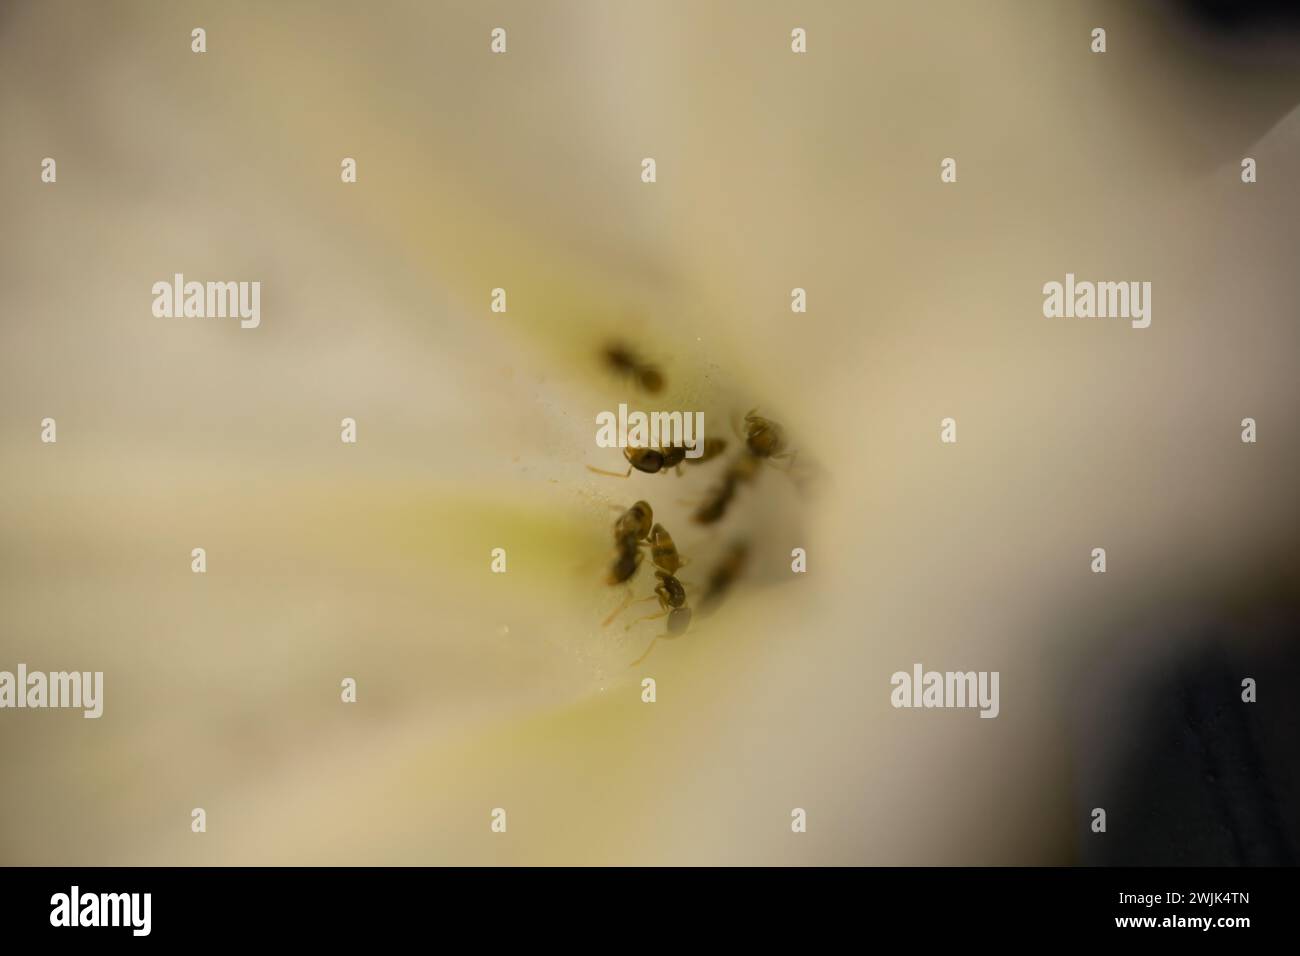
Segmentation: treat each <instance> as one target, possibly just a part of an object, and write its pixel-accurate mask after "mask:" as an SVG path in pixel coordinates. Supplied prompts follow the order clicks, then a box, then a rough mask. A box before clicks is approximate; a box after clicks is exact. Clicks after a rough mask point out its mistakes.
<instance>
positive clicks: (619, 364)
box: [602, 342, 664, 395]
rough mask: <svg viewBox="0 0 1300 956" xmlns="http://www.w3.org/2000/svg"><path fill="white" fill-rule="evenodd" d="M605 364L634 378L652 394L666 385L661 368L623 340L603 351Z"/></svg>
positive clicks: (620, 373)
mask: <svg viewBox="0 0 1300 956" xmlns="http://www.w3.org/2000/svg"><path fill="white" fill-rule="evenodd" d="M602 355H603V357H604V360H605V364H606V365H608V366H609V367H610V368H611V369H613V370H614V371H615V372H617V373H618V374H619V375H622V376H625V377H628V378H631V379H633V380H634V381H635V382H636V383H637V384H638V385H640V386H641V387H642V388H644V389H645V390H646V391H647V392H649V393H650V394H651V395H657V394H658V393H659V392H660V391H662V390H663V387H664V377H663V375H662V374H660V372H659V369H657V368H655V367H654V366H653V365H650V364H648V363H647V362H645V361H643V360H642V359H641V358H640V357H639V356H638V355H637V354H636V352H634V351H632V349H630V348H628V347H627V346H626V345H624V344H622V343H621V342H613V343H611V344H610V345H607V346H606V347H605V350H604V352H603V353H602Z"/></svg>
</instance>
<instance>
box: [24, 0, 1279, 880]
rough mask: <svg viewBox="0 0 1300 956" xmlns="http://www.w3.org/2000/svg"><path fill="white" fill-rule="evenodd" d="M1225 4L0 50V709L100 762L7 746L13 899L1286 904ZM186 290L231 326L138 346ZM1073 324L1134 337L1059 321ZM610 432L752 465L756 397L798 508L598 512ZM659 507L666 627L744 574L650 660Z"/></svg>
mask: <svg viewBox="0 0 1300 956" xmlns="http://www.w3.org/2000/svg"><path fill="white" fill-rule="evenodd" d="M1259 9H1262V11H1263V13H1264V14H1270V16H1264V17H1263V18H1262V19H1261V18H1259V17H1251V16H1249V15H1247V16H1240V15H1238V14H1236V13H1232V12H1229V13H1226V14H1225V13H1224V12H1223V8H1222V7H1221V5H1217V4H1212V3H1198V4H1186V5H1184V4H1176V3H1169V4H1163V5H1161V4H1151V5H1141V6H1139V5H1136V4H1126V3H1119V2H1115V3H1060V4H1031V3H1025V2H981V3H967V2H957V0H953V2H923V3H916V4H906V5H904V4H883V3H882V4H865V3H854V2H847V0H846V2H830V0H828V2H822V3H808V4H793V3H786V2H770V3H763V2H739V0H737V2H716V3H709V4H698V3H687V2H657V3H654V4H633V3H603V2H596V0H585V2H545V3H537V2H527V3H525V2H520V3H507V2H488V3H469V2H465V3H433V2H392V0H386V2H384V3H381V4H352V3H342V2H328V3H305V2H302V3H298V2H283V3H275V4H267V3H252V2H248V3H239V2H223V3H219V4H218V3H187V2H175V3H168V4H165V5H164V4H158V3H150V2H143V0H142V2H131V0H121V2H105V3H90V2H80V3H68V2H40V3H36V2H7V3H3V4H0V117H2V126H3V134H4V135H3V148H2V149H0V208H2V209H3V229H0V323H2V326H0V327H2V329H3V339H2V342H3V348H2V349H0V456H2V458H0V494H2V500H3V506H2V507H0V669H7V670H11V671H12V670H15V669H16V667H17V664H18V663H20V662H21V663H25V664H27V666H28V667H29V669H32V670H38V669H39V670H74V669H75V670H91V671H103V672H104V674H105V678H104V680H105V695H104V716H103V717H102V718H101V719H100V720H97V721H96V720H84V719H82V717H81V716H80V714H78V713H76V712H73V711H31V710H22V711H15V710H9V711H5V712H3V713H0V763H2V765H3V768H4V772H3V777H4V786H3V787H0V862H2V863H6V864H93V865H108V864H130V865H134V864H220V865H225V864H362V863H365V864H372V863H382V864H471V865H480V864H481V865H489V864H672V863H683V864H711V863H721V864H835V865H838V864H1017V863H1019V864H1025V863H1028V864H1059V863H1088V862H1101V863H1106V862H1132V863H1170V862H1222V863H1250V862H1294V853H1295V847H1296V840H1297V821H1296V812H1297V811H1296V808H1297V806H1300V800H1296V799H1294V798H1295V797H1296V785H1297V765H1298V761H1297V759H1296V753H1295V741H1296V739H1298V738H1297V737H1296V736H1295V734H1294V733H1293V732H1292V730H1291V728H1295V727H1296V711H1295V705H1294V704H1293V703H1291V702H1290V701H1291V700H1292V699H1294V697H1295V695H1294V687H1295V680H1294V678H1295V676H1296V666H1295V652H1294V650H1293V647H1294V640H1295V633H1296V630H1295V621H1296V590H1295V579H1296V570H1297V568H1296V545H1297V528H1300V521H1297V517H1298V516H1297V506H1296V495H1295V476H1296V466H1297V447H1298V446H1297V424H1296V418H1295V410H1296V400H1297V397H1298V396H1297V391H1298V390H1300V385H1298V383H1297V376H1296V362H1297V355H1298V354H1300V353H1298V351H1297V346H1298V345H1300V334H1298V333H1297V323H1296V299H1295V293H1294V262H1295V256H1294V252H1295V248H1296V244H1295V240H1296V235H1295V233H1296V231H1297V228H1300V227H1298V226H1297V223H1300V215H1298V213H1300V208H1298V207H1300V194H1297V191H1296V189H1295V186H1294V184H1295V177H1296V175H1297V173H1300V117H1297V116H1296V115H1294V114H1293V113H1292V112H1291V111H1292V109H1293V108H1294V107H1295V105H1296V104H1297V103H1298V102H1300V68H1297V65H1296V58H1295V56H1294V49H1293V46H1292V45H1291V43H1290V42H1289V40H1288V37H1289V36H1290V34H1289V32H1288V23H1289V21H1288V20H1287V19H1286V18H1285V17H1282V18H1281V19H1280V20H1276V19H1274V18H1272V17H1271V13H1272V8H1271V7H1270V6H1269V5H1265V6H1264V7H1263V8H1259ZM498 26H500V27H504V28H506V30H507V31H508V52H507V54H506V55H504V56H494V55H492V54H491V53H490V52H489V42H490V38H489V33H490V31H491V30H492V28H494V27H498ZM1098 26H1100V27H1104V28H1105V29H1106V30H1107V45H1108V49H1107V52H1106V53H1105V54H1104V55H1095V54H1093V53H1091V52H1090V50H1089V45H1090V32H1091V30H1092V29H1093V28H1094V27H1098ZM195 27H203V28H204V29H205V30H206V32H207V52H206V53H204V54H202V55H196V54H194V53H192V52H191V49H190V43H191V39H190V34H191V30H192V29H194V28H195ZM795 27H802V28H804V29H805V30H806V31H807V36H808V53H807V54H806V55H794V54H792V53H791V52H790V31H791V30H792V29H793V28H795ZM1244 156H1252V157H1254V158H1255V159H1256V160H1257V162H1258V167H1259V181H1258V182H1257V183H1255V184H1253V185H1243V184H1242V182H1241V180H1240V167H1239V164H1240V161H1241V158H1242V157H1244ZM44 157H53V158H54V159H56V161H57V164H58V165H57V170H58V180H57V183H56V184H53V185H50V184H45V183H42V182H41V180H40V166H41V161H42V159H43V158H44ZM344 157H354V158H355V159H356V160H357V164H358V182H357V183H356V184H355V185H344V184H343V183H341V182H340V175H339V174H340V162H341V160H342V159H343V158H344ZM644 157H654V158H655V159H656V162H657V173H658V181H657V182H656V183H655V184H654V185H646V184H643V183H642V182H641V181H640V172H641V160H642V159H643V158H644ZM944 157H954V158H955V159H956V160H957V164H958V181H957V183H956V184H953V185H942V184H941V183H940V181H939V162H940V160H941V159H943V158H944ZM177 272H182V273H184V274H185V276H186V278H187V279H191V280H198V281H207V280H222V281H226V280H229V281H239V280H244V281H251V280H258V281H260V282H261V283H262V300H261V309H262V321H261V327H260V328H258V329H256V330H243V329H240V328H239V326H238V323H237V322H236V321H232V320H220V319H213V320H207V319H160V318H155V317H154V316H153V315H152V314H151V304H152V295H151V292H150V289H151V286H152V284H153V283H154V282H156V281H159V280H169V279H170V277H171V276H172V275H173V274H174V273H177ZM1066 272H1074V273H1076V274H1077V275H1078V276H1079V277H1080V278H1081V279H1084V278H1088V279H1098V280H1125V281H1127V280H1139V281H1150V282H1152V284H1153V293H1152V309H1153V311H1152V323H1151V327H1150V328H1148V329H1146V330H1135V329H1132V328H1130V327H1129V324H1128V322H1126V321H1122V320H1069V319H1061V320H1049V319H1045V318H1044V317H1043V315H1042V292H1041V289H1042V286H1043V284H1044V283H1045V282H1048V281H1061V280H1062V279H1063V277H1064V275H1065V273H1066ZM497 287H501V288H505V289H506V290H507V294H508V311H507V312H506V313H504V314H501V313H493V312H492V311H491V310H490V308H489V304H490V295H491V290H492V289H493V288H497ZM795 287H802V288H805V289H806V290H807V294H808V311H807V313H806V314H792V313H791V311H790V290H791V289H793V288H795ZM614 339H619V340H622V341H626V342H628V343H629V344H630V345H632V346H634V347H635V348H636V349H637V350H638V351H639V352H640V353H641V354H643V355H644V356H645V357H646V358H647V359H648V360H652V361H653V362H654V363H655V364H656V365H657V366H658V367H659V368H660V369H661V371H662V373H663V375H664V378H665V382H666V384H665V388H664V390H663V392H661V393H660V394H659V395H655V396H647V395H646V394H645V393H643V392H641V391H639V390H638V389H637V388H636V387H635V386H634V384H632V383H629V382H627V381H625V380H620V379H618V378H617V377H615V376H613V375H612V374H610V372H609V370H608V369H606V368H605V367H604V366H603V365H602V364H601V362H600V359H599V353H600V349H601V348H602V347H603V346H604V345H606V344H607V343H608V342H610V341H612V340H614ZM620 401H626V402H628V403H629V404H630V405H631V406H632V407H634V408H642V409H674V408H680V409H692V410H694V409H699V410H703V411H704V412H705V415H706V433H708V434H712V435H716V436H718V437H724V438H727V439H728V440H729V441H731V442H732V447H733V448H734V447H735V445H736V444H737V443H736V438H735V435H734V433H733V432H732V426H731V421H732V420H733V419H735V418H737V417H739V416H740V415H743V414H744V412H745V411H747V410H748V409H750V408H753V407H755V406H758V407H759V408H761V410H762V411H763V413H764V414H766V415H769V416H771V417H772V418H775V419H776V420H778V421H780V422H781V423H782V424H783V425H784V426H785V428H786V430H787V432H788V434H789V436H790V441H791V444H792V445H793V446H795V447H797V448H798V449H799V451H800V460H802V461H804V462H807V463H809V464H810V465H812V466H813V467H814V469H815V475H816V477H815V480H812V481H807V482H800V481H796V480H794V478H795V476H794V475H792V474H789V473H783V472H781V471H780V470H779V469H777V468H771V467H769V468H765V469H764V470H763V472H762V473H761V474H760V475H759V476H758V478H757V479H756V480H755V481H754V483H753V484H752V485H751V486H747V487H746V488H744V489H742V490H741V492H740V493H739V494H738V495H737V498H736V501H735V503H734V506H733V507H732V508H731V509H730V510H729V511H728V514H727V515H726V516H725V518H724V519H723V520H722V521H721V522H719V523H718V524H716V525H713V526H709V527H702V526H699V525H696V524H694V523H692V522H691V520H690V513H691V510H692V507H693V506H694V505H696V504H698V503H699V502H700V501H701V500H702V499H703V498H704V496H705V495H706V494H707V493H708V491H709V488H710V487H711V486H712V485H713V484H714V482H716V481H717V480H718V478H719V474H720V469H721V468H722V467H724V465H722V464H720V463H706V464H702V465H698V466H693V467H690V468H687V469H686V474H685V476H683V477H680V478H679V477H677V476H675V475H672V474H659V475H643V474H639V473H638V474H634V475H633V476H632V477H630V478H628V479H625V480H623V479H617V478H608V477H603V476H600V475H595V474H593V473H591V472H590V471H589V470H587V467H586V466H588V465H594V466H596V467H601V468H605V469H613V470H621V467H622V466H623V462H622V459H621V457H620V456H619V455H618V453H617V452H616V451H610V450H602V449H599V448H597V447H596V446H595V443H594V433H595V424H594V423H595V415H596V413H597V412H599V411H602V410H606V409H614V408H616V407H617V404H618V403H619V402H620ZM47 416H48V417H53V418H55V419H56V420H57V423H58V426H57V427H58V442H57V444H53V445H47V444H42V443H41V441H40V438H39V436H40V422H41V419H43V418H45V417H47ZM949 416H951V417H953V418H955V419H956V421H957V428H958V439H959V440H958V443H957V444H956V445H943V444H941V443H940V442H939V423H940V420H941V419H943V418H945V417H949ZM344 417H351V418H354V419H355V420H356V421H357V423H358V442H357V444H356V445H355V446H352V445H346V444H343V443H342V442H341V441H340V439H339V433H340V428H339V423H340V420H341V419H343V418H344ZM1244 417H1253V418H1255V419H1256V420H1257V422H1258V428H1259V441H1258V443H1257V444H1254V445H1246V444H1243V443H1242V442H1241V441H1240V431H1241V426H1240V421H1241V419H1242V418H1244ZM638 498H644V499H646V500H649V501H650V502H651V503H652V505H653V506H654V508H655V513H656V517H657V518H658V519H659V520H660V521H662V522H663V523H664V524H665V526H666V527H667V528H668V529H669V530H670V531H671V532H672V533H673V536H674V538H675V539H676V543H677V545H678V547H679V549H680V550H681V552H682V553H683V554H684V555H685V556H687V557H688V558H689V559H690V560H691V562H692V564H691V565H690V566H688V567H687V568H686V569H685V570H684V571H683V572H682V575H681V576H682V578H683V579H684V580H688V581H691V582H693V583H694V585H695V586H696V588H698V586H699V585H700V584H701V583H702V582H704V581H706V580H707V576H708V572H709V569H710V568H711V567H712V566H713V565H715V564H716V563H717V562H719V561H720V560H721V559H722V556H723V555H724V554H725V552H726V550H727V548H728V547H729V546H730V544H731V543H732V542H736V541H745V542H748V543H749V545H750V549H751V551H750V554H751V558H750V562H749V565H748V566H747V567H746V569H745V571H744V574H743V575H742V576H741V577H740V578H738V579H737V581H736V584H735V586H734V587H733V589H732V590H731V591H730V592H729V593H728V595H727V598H726V600H725V602H724V603H723V604H722V605H721V606H720V607H719V608H718V610H717V612H716V613H715V614H713V615H711V616H709V617H707V618H704V617H699V616H697V618H696V621H695V624H694V626H693V627H692V629H691V631H690V632H689V633H688V634H687V635H685V636H684V637H682V638H680V639H677V640H674V641H671V642H663V641H661V642H660V643H659V644H658V646H657V647H656V649H655V650H654V652H653V654H652V655H651V656H650V657H649V658H648V659H647V660H646V662H645V663H644V664H642V665H641V666H639V667H635V668H633V667H629V664H630V663H631V662H632V661H633V660H635V659H636V658H637V657H638V656H640V654H641V653H642V652H643V651H644V650H645V648H646V645H647V644H648V643H649V641H650V638H651V637H652V636H653V635H654V634H655V633H658V632H659V630H660V629H661V628H662V621H659V622H648V623H642V624H640V625H637V626H636V627H634V628H632V629H631V630H625V629H624V627H623V622H624V620H628V619H631V617H634V616H635V614H632V613H630V614H629V615H627V616H626V617H625V618H623V619H620V620H619V621H618V622H617V623H615V624H613V625H611V626H609V627H602V626H601V621H602V620H603V619H604V618H605V616H606V615H607V614H609V613H610V612H611V611H612V610H614V609H615V608H616V607H617V606H618V604H619V602H620V600H621V598H622V592H621V590H620V589H617V588H611V587H609V586H607V585H606V584H605V583H604V581H603V576H604V573H605V569H606V567H607V566H608V562H609V549H610V528H611V525H612V522H613V520H614V518H615V517H617V514H618V511H617V509H619V508H626V507H627V506H628V505H629V504H631V502H632V501H634V500H636V499H638ZM196 547H203V548H205V549H206V551H207V561H208V570H207V573H206V574H202V575H200V574H193V573H192V572H191V569H190V560H191V558H190V553H191V550H192V549H193V548H196ZM498 547H500V548H504V549H506V552H507V555H508V572H507V573H506V574H493V573H491V572H490V562H491V551H492V549H493V548H498ZM796 547H801V548H805V549H806V550H807V554H808V571H807V573H806V574H802V575H796V574H792V573H791V571H790V554H791V550H792V549H793V548H796ZM1094 547H1105V548H1106V549H1107V552H1108V571H1107V573H1106V574H1104V575H1095V574H1092V573H1090V571H1089V565H1090V561H1091V556H1090V553H1091V550H1092V548H1094ZM651 588H652V581H651V574H650V570H649V568H648V567H646V568H643V569H642V570H641V572H640V573H639V574H638V576H637V577H636V578H635V579H634V583H633V589H634V592H635V596H636V597H641V596H643V595H648V594H650V593H651ZM693 593H695V594H697V595H698V593H699V592H698V590H695V591H694V592H693ZM652 606H653V605H647V604H643V605H639V606H638V607H639V608H646V607H652ZM916 662H920V663H922V664H923V665H924V666H925V667H926V668H927V669H931V668H932V669H937V670H990V671H992V670H996V671H999V672H1000V673H1001V713H1000V716H999V717H998V719H996V720H980V719H977V717H976V715H975V713H974V712H973V711H968V710H932V711H925V710H895V709H893V708H892V707H891V706H890V704H889V693H890V690H891V688H890V684H889V679H890V675H891V674H892V673H894V672H895V671H897V670H910V668H911V666H912V664H913V663H916ZM1288 675H1289V677H1288ZM646 676H649V677H653V678H655V680H656V682H657V701H656V702H655V703H654V704H653V705H648V704H644V703H642V701H641V686H640V681H641V679H642V678H643V677H646ZM1246 676H1251V677H1254V678H1256V679H1257V680H1258V682H1259V702H1258V703H1257V704H1254V705H1244V704H1242V703H1241V702H1240V696H1239V695H1240V681H1241V679H1242V678H1243V677H1246ZM345 677H352V678H355V679H356V681H357V685H358V691H357V695H358V700H357V703H356V704H343V703H341V702H340V697H339V695H340V681H341V680H342V679H343V678H345ZM1243 708H1244V709H1243ZM1288 708H1289V709H1288ZM1152 755H1155V756H1154V757H1153V756H1152ZM1157 758H1158V759H1157ZM1098 806H1102V807H1108V808H1110V809H1109V830H1108V833H1107V834H1106V835H1105V836H1099V835H1094V834H1092V833H1090V832H1089V829H1088V823H1089V822H1090V819H1091V817H1090V811H1091V809H1092V808H1093V807H1098ZM195 807H202V808H204V809H205V810H206V813H207V821H208V826H207V832H206V833H203V834H195V833H192V832H191V829H190V812H191V810H192V809H193V808H195ZM495 807H502V808H505V809H506V810H507V813H508V821H509V829H508V832H507V833H506V834H494V833H492V832H491V830H490V828H489V824H490V816H489V815H490V812H491V810H492V809H493V808H495ZM795 807H799V808H804V809H805V810H806V811H807V815H808V832H807V833H805V834H794V833H792V832H791V828H790V813H791V810H792V809H793V808H795Z"/></svg>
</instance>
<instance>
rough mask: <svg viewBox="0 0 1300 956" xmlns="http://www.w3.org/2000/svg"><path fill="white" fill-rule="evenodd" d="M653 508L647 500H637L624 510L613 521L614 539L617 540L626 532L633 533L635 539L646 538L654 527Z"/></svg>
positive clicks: (626, 533)
mask: <svg viewBox="0 0 1300 956" xmlns="http://www.w3.org/2000/svg"><path fill="white" fill-rule="evenodd" d="M654 516H655V513H654V509H652V508H651V507H650V502H648V501H638V502H636V503H635V504H633V505H632V507H631V508H628V509H627V511H624V512H623V513H622V514H621V515H619V518H618V520H617V521H615V522H614V540H615V541H618V540H620V539H621V538H623V537H624V536H625V535H628V534H635V535H636V537H637V540H638V541H639V540H641V539H642V538H648V537H649V536H650V530H651V529H652V528H653V527H654Z"/></svg>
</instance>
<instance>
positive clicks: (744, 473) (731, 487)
mask: <svg viewBox="0 0 1300 956" xmlns="http://www.w3.org/2000/svg"><path fill="white" fill-rule="evenodd" d="M759 461H760V459H758V458H757V457H755V456H754V454H753V453H752V452H751V451H750V450H749V449H748V448H745V449H744V450H742V451H741V452H740V454H739V455H737V456H736V460H735V461H733V462H732V463H731V464H730V465H728V466H727V470H726V471H724V472H723V473H722V480H721V481H720V482H718V484H717V485H715V486H714V487H713V488H712V490H710V491H709V495H708V497H707V498H705V499H704V503H703V504H701V505H700V506H699V507H698V508H696V509H695V514H693V515H692V516H691V519H692V520H693V521H694V522H695V523H696V524H713V523H714V522H716V521H720V520H721V519H722V516H723V515H725V514H726V513H727V508H728V506H729V505H730V504H731V500H732V499H733V498H735V497H736V491H737V490H738V489H739V488H740V486H741V485H743V484H746V483H747V482H749V481H752V480H753V478H754V476H755V475H756V474H757V473H758V466H759Z"/></svg>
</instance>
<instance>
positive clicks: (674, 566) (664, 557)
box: [650, 524, 686, 574]
mask: <svg viewBox="0 0 1300 956" xmlns="http://www.w3.org/2000/svg"><path fill="white" fill-rule="evenodd" d="M650 561H651V563H653V564H654V566H655V567H657V568H663V569H664V570H665V571H667V572H668V573H669V574H676V573H677V571H678V569H679V568H681V567H682V566H683V565H684V564H685V563H686V562H685V561H683V560H682V557H681V555H680V554H678V553H677V545H676V544H674V543H673V536H672V535H670V534H669V533H668V530H667V529H666V528H665V527H664V526H663V525H661V524H656V525H655V526H654V527H653V528H652V529H651V530H650Z"/></svg>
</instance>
